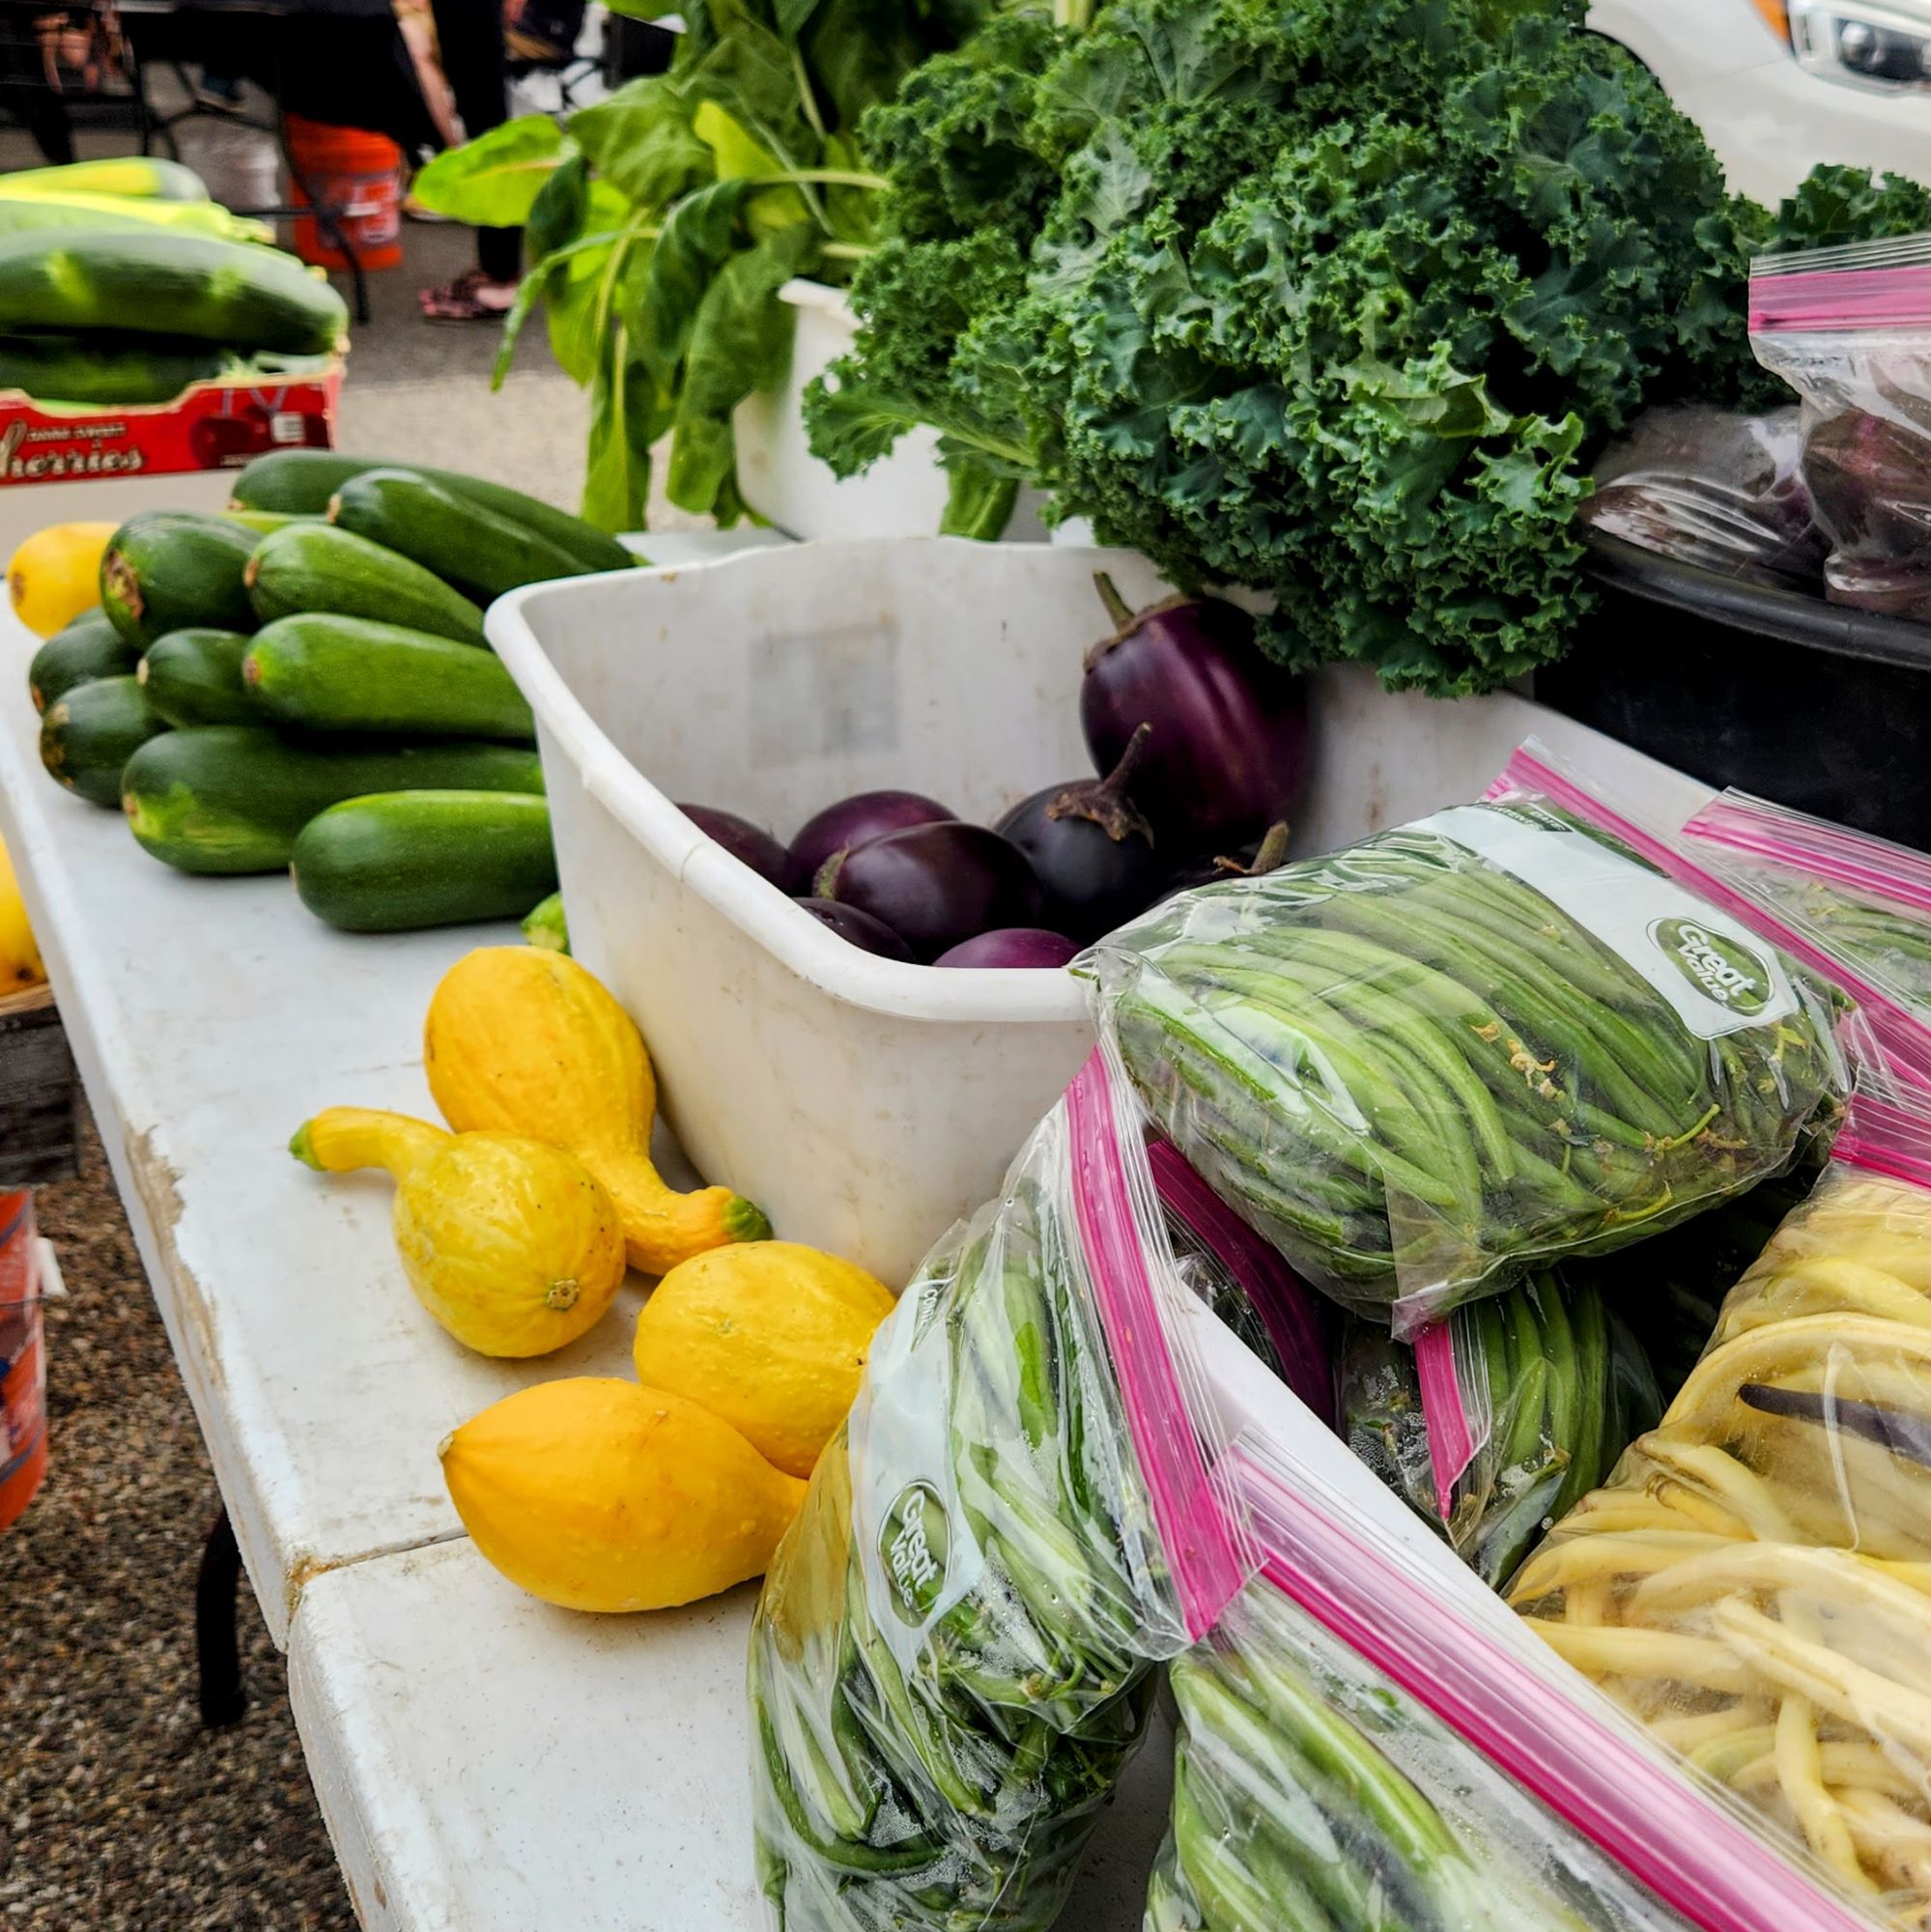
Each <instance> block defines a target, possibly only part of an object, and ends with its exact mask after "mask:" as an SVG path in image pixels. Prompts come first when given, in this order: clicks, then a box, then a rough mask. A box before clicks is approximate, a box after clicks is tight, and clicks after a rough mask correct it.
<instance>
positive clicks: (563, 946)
mask: <svg viewBox="0 0 1931 1932" xmlns="http://www.w3.org/2000/svg"><path fill="white" fill-rule="evenodd" d="M523 936H524V942H525V945H529V946H541V947H544V948H545V949H547V950H548V951H549V952H569V950H570V923H569V921H568V920H566V919H565V918H564V916H563V895H562V894H561V893H552V894H551V895H550V896H549V897H548V898H547V899H540V900H539V901H538V902H537V903H536V904H535V905H533V906H531V907H530V909H529V910H528V911H527V912H526V913H525V914H524V916H523Z"/></svg>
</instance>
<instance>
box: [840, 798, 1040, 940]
mask: <svg viewBox="0 0 1931 1932" xmlns="http://www.w3.org/2000/svg"><path fill="white" fill-rule="evenodd" d="M814 891H815V892H816V893H817V895H818V896H819V897H820V898H831V899H837V900H838V901H839V903H841V904H843V905H852V906H857V907H858V909H859V910H860V911H861V912H868V913H869V914H870V915H871V916H872V918H874V919H879V920H883V921H884V922H885V923H886V924H887V925H889V926H890V927H891V928H892V929H893V931H894V932H895V933H896V934H897V935H898V936H899V938H900V939H902V940H903V941H904V942H905V943H906V945H907V946H909V947H910V948H911V949H912V956H913V957H914V958H915V959H923V960H927V961H930V960H933V959H936V958H937V957H938V956H939V954H940V953H942V952H951V949H952V948H953V947H954V946H957V945H959V944H960V943H961V942H962V941H964V940H968V939H971V938H973V937H974V936H975V935H976V934H979V933H981V932H989V931H990V930H991V929H992V928H993V927H994V926H996V925H1037V924H1038V923H1039V906H1040V898H1039V882H1038V880H1036V878H1035V877H1034V876H1033V868H1032V867H1031V866H1029V865H1028V864H1027V863H1026V856H1025V854H1024V853H1022V852H1021V851H1020V850H1019V849H1018V848H1017V847H1016V846H1014V845H1010V844H1008V842H1007V841H1006V840H1005V839H1004V838H1001V837H1000V836H999V834H998V833H996V832H988V831H987V830H986V829H985V827H984V826H982V825H968V824H966V823H964V822H963V821H962V820H960V819H956V818H949V819H943V820H940V821H938V822H936V823H933V824H928V825H912V826H908V827H906V829H905V830H904V831H903V832H891V833H888V834H887V835H886V836H885V837H884V838H874V839H872V840H871V842H870V843H869V844H867V845H861V846H859V847H858V849H857V850H856V851H851V852H840V853H838V854H836V855H835V856H834V857H832V858H831V859H829V860H827V861H826V862H825V865H824V867H823V868H822V869H821V870H820V871H819V873H818V878H817V883H816V885H815V887H814Z"/></svg>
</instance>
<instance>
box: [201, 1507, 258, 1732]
mask: <svg viewBox="0 0 1931 1932" xmlns="http://www.w3.org/2000/svg"><path fill="white" fill-rule="evenodd" d="M240 1588H241V1549H240V1548H238V1547H237V1545H236V1542H235V1530H234V1525H233V1524H231V1523H230V1522H229V1520H228V1512H227V1510H226V1509H223V1510H222V1512H221V1514H220V1515H219V1516H217V1517H216V1518H215V1519H214V1527H213V1529H211V1530H210V1531H209V1532H208V1542H207V1544H206V1545H205V1546H204V1547H203V1548H202V1552H201V1571H200V1574H199V1575H198V1576H197V1577H195V1579H194V1655H195V1662H196V1665H197V1668H198V1670H199V1673H200V1690H201V1721H202V1722H203V1723H204V1724H206V1725H207V1726H208V1727H209V1728H210V1729H211V1730H213V1729H216V1728H218V1727H219V1726H220V1725H222V1724H232V1723H236V1722H238V1721H239V1720H240V1719H241V1713H242V1712H243V1711H244V1710H246V1709H247V1707H248V1693H247V1691H246V1690H244V1689H243V1688H242V1684H241V1637H240V1635H239V1634H238V1633H237V1631H236V1628H235V1609H236V1595H237V1592H238V1591H239V1590H240Z"/></svg>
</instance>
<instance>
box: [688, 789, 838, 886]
mask: <svg viewBox="0 0 1931 1932" xmlns="http://www.w3.org/2000/svg"><path fill="white" fill-rule="evenodd" d="M677 810H679V811H681V812H682V813H683V814H684V816H685V817H686V818H688V819H689V820H690V821H691V823H692V824H693V825H695V826H696V828H697V830H698V831H699V832H701V833H703V834H704V836H705V837H706V838H715V839H716V840H717V841H718V843H719V844H720V845H722V846H723V847H724V850H725V851H726V852H728V853H729V854H730V855H731V857H732V858H734V859H742V860H743V861H744V863H745V864H746V865H747V866H749V867H751V869H752V870H753V872H755V873H756V874H757V875H758V877H759V878H761V879H769V880H770V881H771V883H772V884H773V885H774V886H776V887H777V888H778V890H779V891H780V892H781V893H795V892H797V891H798V890H799V889H800V888H801V887H802V886H803V885H804V884H805V883H806V881H807V879H809V876H810V875H809V873H808V872H806V871H804V870H803V869H801V867H799V865H798V862H797V860H795V859H794V858H793V857H792V856H791V854H790V853H789V852H787V851H786V850H785V849H784V847H783V846H782V845H781V844H780V843H779V842H778V840H777V839H775V838H773V837H772V836H771V834H770V833H768V832H766V831H764V830H763V829H762V828H761V827H759V826H756V825H753V823H752V822H751V820H750V819H748V818H740V817H739V816H738V815H737V813H736V812H734V811H719V810H715V809H714V808H712V807H711V806H708V805H680V806H679V807H678V808H677Z"/></svg>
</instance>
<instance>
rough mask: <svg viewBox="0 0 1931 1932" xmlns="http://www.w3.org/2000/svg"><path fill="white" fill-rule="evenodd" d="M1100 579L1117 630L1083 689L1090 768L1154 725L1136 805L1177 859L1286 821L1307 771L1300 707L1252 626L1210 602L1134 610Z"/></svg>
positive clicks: (1224, 846) (1298, 692)
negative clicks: (1142, 728)
mask: <svg viewBox="0 0 1931 1932" xmlns="http://www.w3.org/2000/svg"><path fill="white" fill-rule="evenodd" d="M1095 582H1097V583H1098V584H1099V586H1100V595H1101V596H1102V597H1103V598H1104V599H1105V600H1106V602H1107V608H1108V610H1110V611H1113V613H1114V615H1115V618H1116V620H1117V621H1118V624H1119V629H1118V630H1116V631H1115V632H1114V634H1113V636H1112V637H1110V638H1107V639H1103V640H1102V641H1101V642H1099V643H1097V644H1095V645H1094V646H1093V649H1092V651H1090V652H1089V653H1088V655H1087V661H1086V680H1085V682H1084V683H1083V684H1082V685H1081V686H1080V725H1081V728H1082V729H1083V730H1084V731H1085V733H1086V746H1087V750H1088V751H1089V752H1091V753H1093V769H1094V770H1095V771H1100V772H1110V771H1111V770H1112V769H1113V768H1114V766H1115V765H1117V764H1118V763H1119V762H1120V760H1121V758H1122V755H1123V754H1124V753H1125V751H1126V747H1127V744H1128V742H1129V741H1130V740H1131V738H1132V736H1133V733H1134V731H1135V730H1136V729H1137V728H1138V727H1139V726H1140V725H1152V727H1153V735H1152V739H1151V741H1150V744H1149V745H1148V747H1147V753H1146V756H1145V758H1144V759H1143V760H1142V761H1141V763H1140V765H1139V767H1138V768H1137V770H1136V771H1135V772H1134V775H1133V798H1134V802H1135V803H1136V804H1137V805H1138V806H1139V808H1140V810H1142V811H1144V812H1145V813H1146V814H1147V817H1148V819H1149V820H1150V823H1151V824H1152V827H1153V832H1154V836H1155V837H1156V838H1158V839H1159V840H1160V842H1161V843H1162V844H1163V845H1165V846H1166V847H1167V849H1168V850H1169V851H1172V852H1211V851H1226V850H1228V849H1230V848H1231V847H1233V846H1236V845H1240V844H1243V843H1245V842H1246V841H1247V840H1248V839H1250V838H1259V837H1260V836H1261V834H1262V832H1263V831H1264V830H1265V828H1266V827H1267V826H1269V825H1271V824H1272V823H1273V822H1274V820H1275V819H1277V818H1286V817H1288V816H1289V815H1290V814H1291V813H1292V810H1293V809H1294V807H1295V805H1296V804H1297V803H1298V802H1299V799H1300V794H1301V787H1302V783H1303V781H1304V780H1305V778H1306V774H1307V739H1308V724H1307V701H1306V696H1305V694H1304V693H1303V692H1302V689H1301V685H1300V680H1299V679H1298V678H1295V677H1292V676H1290V675H1289V673H1288V672H1286V671H1285V670H1283V669H1282V668H1280V667H1279V666H1278V665H1276V664H1272V663H1270V662H1269V661H1268V660H1267V659H1266V658H1264V657H1263V656H1262V655H1261V652H1260V649H1259V647H1258V646H1257V645H1256V644H1255V642H1254V621H1253V619H1252V618H1251V617H1249V616H1248V615H1247V614H1246V613H1245V612H1244V611H1237V610H1235V607H1234V606H1233V605H1232V604H1224V603H1221V602H1220V601H1219V600H1218V599H1216V598H1211V597H1172V598H1169V599H1168V600H1167V601H1166V602H1165V603H1164V604H1154V605H1152V606H1150V608H1148V609H1147V610H1145V611H1140V612H1138V613H1137V614H1135V613H1134V612H1132V611H1128V610H1127V609H1126V607H1125V605H1124V604H1123V603H1122V601H1121V599H1120V594H1119V592H1118V591H1116V590H1115V589H1114V588H1113V585H1112V583H1111V582H1108V581H1107V579H1105V578H1104V577H1101V578H1098V579H1096V580H1095Z"/></svg>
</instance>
